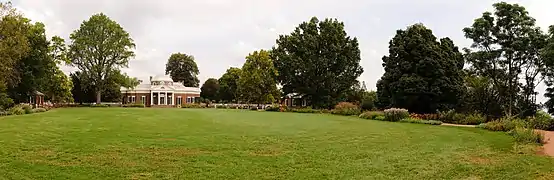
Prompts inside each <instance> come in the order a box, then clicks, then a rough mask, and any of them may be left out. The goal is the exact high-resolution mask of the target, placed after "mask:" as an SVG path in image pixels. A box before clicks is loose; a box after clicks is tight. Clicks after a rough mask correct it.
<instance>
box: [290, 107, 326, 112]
mask: <svg viewBox="0 0 554 180" xmlns="http://www.w3.org/2000/svg"><path fill="white" fill-rule="evenodd" d="M289 111H291V112H295V113H321V110H317V109H312V108H311V107H308V108H293V109H290V110H289Z"/></svg>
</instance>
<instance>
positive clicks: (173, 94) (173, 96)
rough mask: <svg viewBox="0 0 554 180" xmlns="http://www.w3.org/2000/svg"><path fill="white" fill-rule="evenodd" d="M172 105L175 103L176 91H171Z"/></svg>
mask: <svg viewBox="0 0 554 180" xmlns="http://www.w3.org/2000/svg"><path fill="white" fill-rule="evenodd" d="M171 105H175V92H174V93H171Z"/></svg>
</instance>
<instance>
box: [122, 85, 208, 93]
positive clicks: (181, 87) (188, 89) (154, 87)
mask: <svg viewBox="0 0 554 180" xmlns="http://www.w3.org/2000/svg"><path fill="white" fill-rule="evenodd" d="M120 90H121V91H122V92H124V91H148V92H150V91H164V90H168V91H175V92H185V93H200V88H197V87H186V86H184V85H183V84H181V83H173V85H165V84H164V85H152V84H139V85H138V86H137V87H135V88H129V89H127V88H125V87H121V89H120Z"/></svg>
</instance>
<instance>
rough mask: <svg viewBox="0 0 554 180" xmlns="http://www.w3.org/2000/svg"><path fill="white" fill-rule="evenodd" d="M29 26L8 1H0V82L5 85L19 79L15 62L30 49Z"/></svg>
mask: <svg viewBox="0 0 554 180" xmlns="http://www.w3.org/2000/svg"><path fill="white" fill-rule="evenodd" d="M29 28H30V23H29V20H28V19H26V18H24V17H23V16H22V15H21V14H19V13H18V12H17V11H16V9H15V8H13V7H12V5H11V3H10V2H0V83H6V84H5V87H8V86H11V85H13V84H17V83H18V81H19V78H18V77H19V76H18V74H17V71H16V70H17V68H16V64H17V63H18V62H19V60H20V59H22V58H24V57H25V56H27V53H28V52H29V51H30V50H31V47H30V44H29V41H28V40H27V37H28V35H29V33H28V32H29V30H28V29H29Z"/></svg>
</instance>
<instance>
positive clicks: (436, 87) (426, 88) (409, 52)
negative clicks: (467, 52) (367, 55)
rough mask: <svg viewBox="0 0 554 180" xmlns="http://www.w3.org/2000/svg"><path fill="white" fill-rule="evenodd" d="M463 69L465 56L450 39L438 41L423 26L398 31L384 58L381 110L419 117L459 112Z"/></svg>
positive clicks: (380, 99)
mask: <svg viewBox="0 0 554 180" xmlns="http://www.w3.org/2000/svg"><path fill="white" fill-rule="evenodd" d="M463 66H464V60H463V56H462V54H461V53H460V52H459V51H458V48H457V47H456V46H455V45H454V43H453V42H452V40H450V39H449V38H443V39H440V41H437V38H436V37H435V36H434V35H433V32H432V31H431V30H430V29H428V28H427V27H425V26H424V25H423V24H415V25H412V26H409V27H408V28H407V29H406V30H398V31H396V35H395V36H394V37H393V39H392V40H391V41H390V42H389V55H387V56H384V57H383V67H384V68H385V74H383V76H382V77H381V79H380V80H379V81H378V83H377V94H378V95H377V96H378V97H377V99H378V100H379V106H380V107H381V108H390V107H396V108H406V109H408V110H409V111H410V112H416V113H435V112H436V111H437V110H448V109H453V108H456V107H457V105H458V104H459V103H460V101H461V97H462V96H463V93H464V91H463V89H464V86H463V79H462V77H463Z"/></svg>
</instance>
